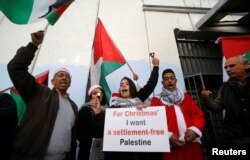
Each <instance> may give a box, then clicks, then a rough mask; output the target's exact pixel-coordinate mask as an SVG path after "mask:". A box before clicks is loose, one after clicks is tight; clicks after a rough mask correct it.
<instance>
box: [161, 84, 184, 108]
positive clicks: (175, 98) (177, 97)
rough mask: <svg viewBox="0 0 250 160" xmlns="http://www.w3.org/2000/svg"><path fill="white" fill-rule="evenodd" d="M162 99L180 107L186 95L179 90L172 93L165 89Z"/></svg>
mask: <svg viewBox="0 0 250 160" xmlns="http://www.w3.org/2000/svg"><path fill="white" fill-rule="evenodd" d="M162 99H163V100H164V101H166V102H168V103H171V104H176V105H178V104H179V103H180V102H181V101H182V100H183V99H184V93H183V92H182V90H180V89H178V88H176V89H175V90H174V91H170V90H167V89H166V88H164V87H163V88H162Z"/></svg>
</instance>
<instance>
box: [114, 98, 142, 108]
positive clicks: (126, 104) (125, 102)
mask: <svg viewBox="0 0 250 160" xmlns="http://www.w3.org/2000/svg"><path fill="white" fill-rule="evenodd" d="M139 104H143V103H142V101H141V100H140V99H139V98H132V99H126V98H121V97H119V98H117V99H115V100H114V101H113V102H111V106H115V107H119V108H131V107H136V106H137V105H139Z"/></svg>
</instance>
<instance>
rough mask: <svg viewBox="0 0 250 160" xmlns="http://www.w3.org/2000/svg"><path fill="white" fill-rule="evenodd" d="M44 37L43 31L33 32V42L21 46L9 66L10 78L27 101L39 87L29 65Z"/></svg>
mask: <svg viewBox="0 0 250 160" xmlns="http://www.w3.org/2000/svg"><path fill="white" fill-rule="evenodd" d="M43 38H44V33H43V31H38V32H35V33H32V34H31V40H32V42H30V43H29V44H28V45H27V46H25V47H21V48H19V49H18V50H17V53H16V55H15V56H14V58H13V59H12V60H11V61H10V62H9V63H8V66H7V68H8V72H9V76H10V79H11V81H12V83H13V85H14V86H15V87H16V89H17V90H18V92H19V93H20V95H21V96H22V97H23V99H24V101H25V102H27V101H28V99H29V98H30V97H31V96H32V95H33V92H34V91H35V90H36V87H37V83H36V81H35V78H34V77H33V76H32V75H31V74H30V73H29V72H28V67H29V65H30V64H31V62H32V60H33V58H34V56H35V52H36V50H37V47H38V46H39V45H40V44H41V43H42V41H43Z"/></svg>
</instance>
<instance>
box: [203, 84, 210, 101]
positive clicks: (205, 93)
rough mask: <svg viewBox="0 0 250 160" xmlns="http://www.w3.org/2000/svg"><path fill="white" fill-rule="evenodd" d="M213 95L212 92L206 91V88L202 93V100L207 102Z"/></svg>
mask: <svg viewBox="0 0 250 160" xmlns="http://www.w3.org/2000/svg"><path fill="white" fill-rule="evenodd" d="M211 93H212V92H211V91H210V90H206V88H205V87H203V88H202V91H201V98H202V99H204V100H206V99H208V98H209V96H210V94H211Z"/></svg>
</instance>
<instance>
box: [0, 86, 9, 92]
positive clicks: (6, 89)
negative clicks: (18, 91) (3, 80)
mask: <svg viewBox="0 0 250 160" xmlns="http://www.w3.org/2000/svg"><path fill="white" fill-rule="evenodd" d="M11 88H12V87H8V88H5V89H4V90H1V91H0V93H4V92H6V91H8V90H10V89H11Z"/></svg>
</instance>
